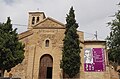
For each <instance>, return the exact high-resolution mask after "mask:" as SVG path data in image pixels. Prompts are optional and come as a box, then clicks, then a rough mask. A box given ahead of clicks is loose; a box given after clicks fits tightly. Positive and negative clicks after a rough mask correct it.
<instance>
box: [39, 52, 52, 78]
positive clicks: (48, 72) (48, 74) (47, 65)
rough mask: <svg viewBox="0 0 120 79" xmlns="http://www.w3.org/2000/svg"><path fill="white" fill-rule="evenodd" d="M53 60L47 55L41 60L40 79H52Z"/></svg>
mask: <svg viewBox="0 0 120 79" xmlns="http://www.w3.org/2000/svg"><path fill="white" fill-rule="evenodd" d="M52 67H53V58H52V56H51V55H49V54H45V55H43V56H42V57H41V58H40V70H39V79H52Z"/></svg>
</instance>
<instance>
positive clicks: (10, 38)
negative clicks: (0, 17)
mask: <svg viewBox="0 0 120 79" xmlns="http://www.w3.org/2000/svg"><path fill="white" fill-rule="evenodd" d="M16 30H17V29H14V30H13V29H12V24H11V20H10V17H8V19H7V22H6V23H1V24H0V70H1V71H2V73H1V76H4V71H5V70H7V71H8V72H9V71H10V70H11V68H12V67H14V66H16V65H17V64H19V63H21V62H22V60H23V59H24V45H23V44H22V43H21V42H19V40H18V33H17V32H16Z"/></svg>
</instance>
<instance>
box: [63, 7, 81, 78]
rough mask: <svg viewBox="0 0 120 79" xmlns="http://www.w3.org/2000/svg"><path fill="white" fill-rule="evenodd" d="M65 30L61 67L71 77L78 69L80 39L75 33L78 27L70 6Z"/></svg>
mask: <svg viewBox="0 0 120 79" xmlns="http://www.w3.org/2000/svg"><path fill="white" fill-rule="evenodd" d="M66 22H67V23H66V30H65V37H64V39H63V50H62V60H61V68H62V69H63V72H64V73H65V74H67V75H68V76H69V78H73V77H74V76H75V75H77V74H78V73H79V71H80V64H81V62H80V52H81V51H80V49H81V47H80V46H79V45H80V41H79V35H78V34H77V28H78V27H79V26H78V24H77V23H76V20H75V14H74V10H73V7H71V8H70V11H69V14H68V15H67V17H66Z"/></svg>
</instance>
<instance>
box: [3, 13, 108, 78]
mask: <svg viewBox="0 0 120 79" xmlns="http://www.w3.org/2000/svg"><path fill="white" fill-rule="evenodd" d="M64 32H65V24H63V23H61V22H59V21H57V20H55V19H53V18H50V17H46V16H45V14H44V12H29V19H28V30H27V31H25V32H23V33H21V34H19V41H21V42H22V43H24V44H25V53H24V55H25V58H24V60H23V62H22V63H21V64H18V65H17V66H15V67H14V68H12V70H11V71H10V74H12V77H19V78H21V79H64V78H65V76H64V72H63V70H62V69H61V68H60V61H61V59H62V47H63V38H64V36H65V35H64ZM77 33H78V35H79V37H80V38H79V40H80V46H81V47H82V49H81V53H80V56H81V65H80V73H79V74H77V76H76V79H110V72H109V67H108V62H107V60H108V58H107V53H106V41H100V40H84V32H82V31H78V32H77ZM5 75H6V76H8V75H9V73H7V72H6V74H5Z"/></svg>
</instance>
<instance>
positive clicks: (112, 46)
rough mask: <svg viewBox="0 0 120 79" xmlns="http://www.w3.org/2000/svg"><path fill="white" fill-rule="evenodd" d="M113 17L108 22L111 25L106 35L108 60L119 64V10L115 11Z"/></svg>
mask: <svg viewBox="0 0 120 79" xmlns="http://www.w3.org/2000/svg"><path fill="white" fill-rule="evenodd" d="M114 17H115V19H114V20H112V21H111V22H109V23H108V25H110V26H111V32H110V35H109V36H108V37H107V46H108V47H109V51H108V57H109V60H110V61H112V62H114V63H116V64H118V65H120V10H118V12H116V13H115V15H114Z"/></svg>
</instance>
